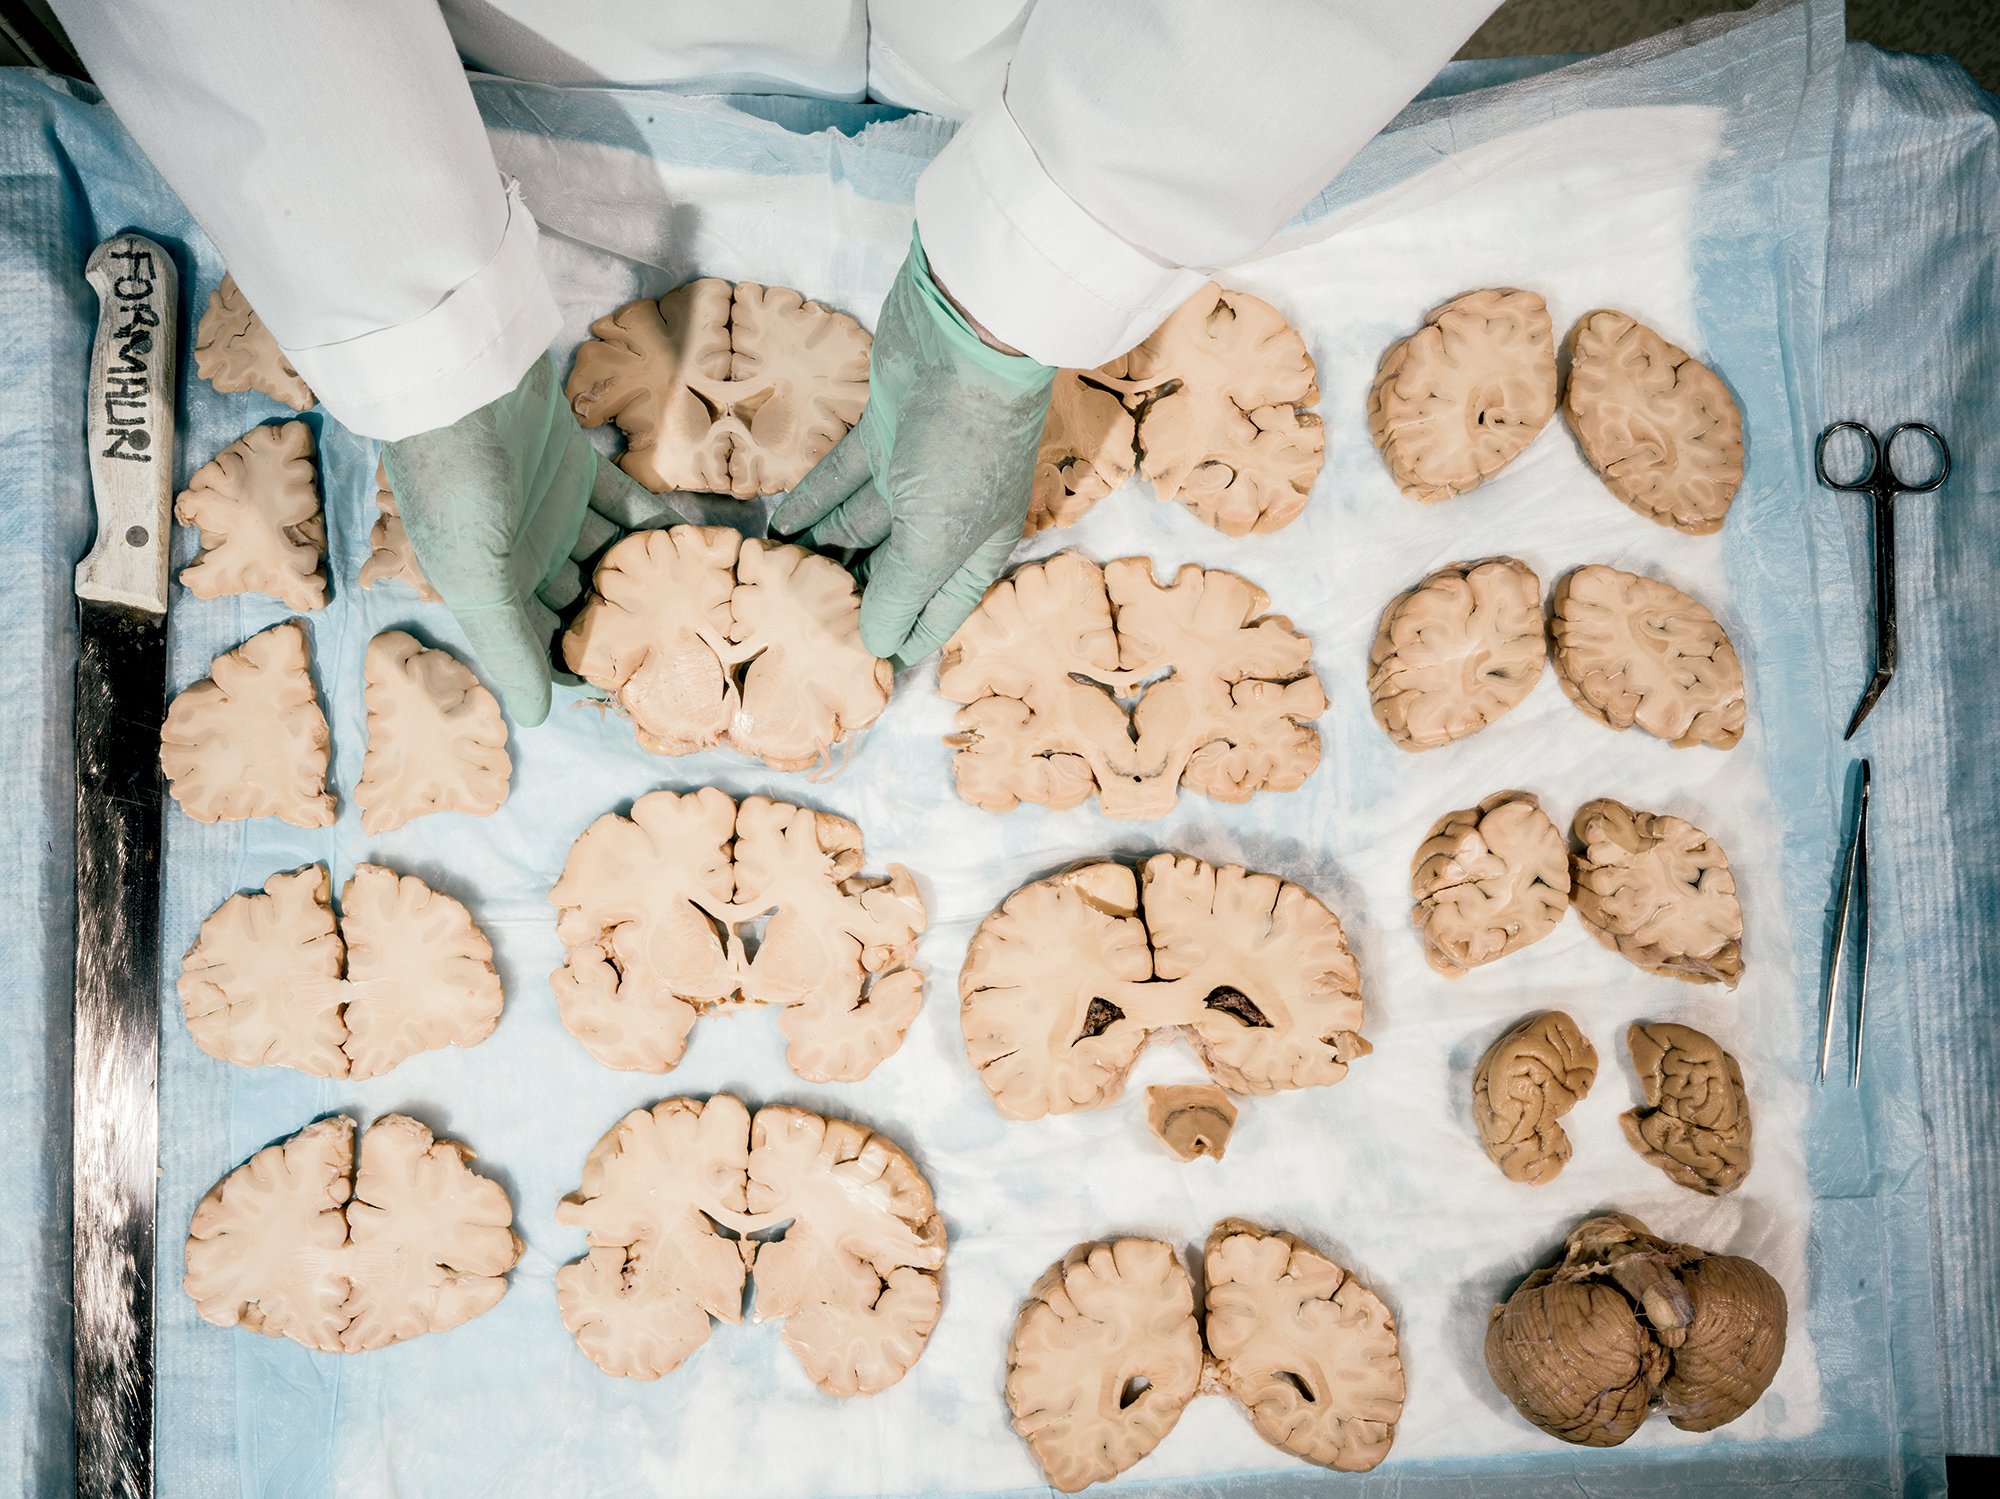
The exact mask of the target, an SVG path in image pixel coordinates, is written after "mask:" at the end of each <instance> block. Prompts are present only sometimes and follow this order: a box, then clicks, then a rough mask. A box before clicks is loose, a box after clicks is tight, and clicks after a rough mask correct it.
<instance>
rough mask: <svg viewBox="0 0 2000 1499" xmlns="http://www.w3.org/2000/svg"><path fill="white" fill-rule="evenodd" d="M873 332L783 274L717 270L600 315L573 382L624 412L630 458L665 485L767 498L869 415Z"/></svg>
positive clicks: (575, 398) (589, 400)
mask: <svg viewBox="0 0 2000 1499" xmlns="http://www.w3.org/2000/svg"><path fill="white" fill-rule="evenodd" d="M871 346H872V341H871V340H870V338H869V337H868V333H867V331H866V330H865V329H864V328H862V326H861V325H860V324H859V323H857V322H855V321H854V319H853V318H851V317H849V316H847V314H845V313H842V312H835V311H834V310H833V309H832V308H830V307H823V306H821V305H820V304H819V303H818V302H811V301H808V300H806V299H805V298H804V297H802V296H800V295H799V293H797V292H795V291H793V290H791V289H790V288H789V287H783V286H761V285H759V284H758V283H756V282H754V281H741V282H737V283H735V284H734V285H732V284H731V283H729V282H727V281H723V280H720V279H718V278H717V277H714V276H705V277H703V278H702V279H701V280H699V281H691V282H689V283H688V284H687V285H686V286H682V287H678V288H676V289H675V290H673V291H670V292H668V293H667V294H666V295H665V296H664V297H661V298H660V299H659V300H658V301H654V300H652V299H651V298H649V297H641V298H640V299H639V300H638V301H636V302H628V303H626V304H625V305H624V306H623V307H620V308H619V309H618V310H617V311H616V312H613V313H611V314H609V315H607V316H605V317H601V318H599V319H598V320H597V321H596V322H594V323H592V324H591V325H590V337H589V339H587V340H586V341H585V342H584V344H583V346H582V347H581V348H580V349H578V350H577V354H576V365H575V368H574V369H573V370H572V371H571V373H570V377H569V386H568V392H567V393H568V396H569V401H570V405H571V407H572V408H573V409H574V410H575V412H576V415H577V419H578V420H579V421H581V422H582V423H583V425H584V426H586V427H600V426H602V425H603V424H604V423H605V422H607V421H613V422H616V423H617V424H618V426H619V429H620V430H621V431H623V432H624V434H625V451H624V453H623V454H622V455H620V457H619V459H618V463H619V466H620V467H621V468H623V469H624V470H625V472H626V473H628V474H630V475H631V476H632V477H633V478H635V479H637V480H638V481H639V482H640V483H641V484H643V485H645V486H646V487H647V488H648V489H650V490H652V491H654V492H655V493H660V492H662V491H665V490H673V489H687V490H697V491H702V492H706V493H712V494H726V495H732V496H734V497H735V498H737V499H739V500H748V499H754V498H756V497H757V496H759V495H772V494H778V493H781V492H782V491H784V490H787V489H790V488H791V487H792V486H793V485H794V484H797V483H798V482H799V480H801V479H803V478H804V477H805V476H806V473H807V471H808V470H810V469H811V468H812V466H813V465H814V464H815V463H817V462H819V460H820V459H821V458H822V457H824V456H825V455H826V453H827V451H828V450H829V449H831V448H832V447H833V445H834V444H835V443H836V442H838V441H840V439H841V438H842V437H844V436H846V435H847V431H848V429H849V428H850V427H852V426H853V425H854V424H855V423H856V422H857V421H859V420H860V419H861V408H862V407H863V406H864V405H866V404H867V401H868V353H869V349H870V347H871Z"/></svg>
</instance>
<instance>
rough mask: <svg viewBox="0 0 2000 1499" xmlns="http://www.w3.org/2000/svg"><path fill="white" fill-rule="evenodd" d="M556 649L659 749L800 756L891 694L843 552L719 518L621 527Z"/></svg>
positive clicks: (799, 760)
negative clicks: (746, 530)
mask: <svg viewBox="0 0 2000 1499" xmlns="http://www.w3.org/2000/svg"><path fill="white" fill-rule="evenodd" d="M593 589H594V591H593V592H592V594H591V596H590V600H589V602H588V603H586V604H585V606H584V608H583V611H582V613H580V614H579V615H578V616H577V617H576V619H575V621H574V622H573V623H572V624H571V625H570V627H569V629H568V630H567V631H565V632H564V634H563V639H562V651H563V659H564V660H565V661H567V662H568V663H569V666H570V669H571V670H572V671H574V672H576V674H577V675H578V676H580V677H582V678H583V679H584V680H585V681H587V682H589V683H590V684H591V685H592V686H594V687H600V688H602V689H603V690H604V691H606V692H608V693H610V694H611V695H612V697H613V698H614V699H615V700H616V702H617V704H618V706H619V707H620V708H622V709H623V710H624V712H625V715H626V716H627V717H628V718H630V719H631V720H632V727H633V728H634V729H635V730H636V731H637V733H638V736H639V743H640V744H641V745H643V746H644V747H645V748H647V749H649V750H651V751H653V752H654V753H655V754H660V755H691V754H694V753H695V752H696V751H698V750H706V749H714V748H716V747H717V746H727V747H728V748H731V749H735V750H740V751H741V752H742V753H744V754H746V755H754V756H756V757H757V758H758V759H760V760H762V761H763V762H764V763H765V764H767V765H769V766H771V767H773V768H774V769H777V770H804V769H806V768H807V767H809V766H811V765H812V764H814V763H815V762H816V761H819V760H821V759H823V758H824V757H825V756H826V754H827V753H828V751H829V750H830V748H831V747H832V746H833V745H834V744H836V743H838V742H840V741H841V740H843V739H845V738H846V737H847V736H848V735H849V734H852V733H854V732H857V731H858V730H860V729H863V728H866V727H867V726H868V725H869V724H871V723H873V722H874V721H875V720H876V718H877V717H878V716H880V714H881V712H882V710H883V708H884V707H886V706H887V705H888V702H889V685H890V683H891V681H892V680H893V679H894V676H895V673H894V671H893V670H892V669H891V667H890V665H889V663H888V662H886V661H883V660H880V659H878V658H877V657H875V656H873V655H871V654H870V653H869V651H868V650H867V648H866V647H864V646H863V645H862V644H861V594H860V590H859V589H857V588H856V586H855V583H854V578H853V575H852V574H850V573H849V572H848V571H847V569H845V568H844V567H842V566H841V565H840V564H839V563H837V562H834V561H832V560H830V559H829V558H826V557H819V556H815V555H814V554H813V553H811V552H808V551H806V550H805V549H804V548H802V547H795V546H786V545H784V544H782V543H779V542H769V541H758V540H756V539H754V538H745V537H743V536H741V535H739V534H738V533H737V532H735V531H732V530H730V529H729V528H728V527H727V526H675V527H673V528H671V529H670V530H662V531H640V532H635V533H634V534H632V535H630V536H627V537H626V538H625V539H624V540H622V541H620V542H619V543H617V545H615V546H613V547H612V548H611V550H610V551H608V552H606V553H605V554H604V557H603V560H602V561H600V562H599V563H598V565H597V573H596V578H595V580H594V583H593Z"/></svg>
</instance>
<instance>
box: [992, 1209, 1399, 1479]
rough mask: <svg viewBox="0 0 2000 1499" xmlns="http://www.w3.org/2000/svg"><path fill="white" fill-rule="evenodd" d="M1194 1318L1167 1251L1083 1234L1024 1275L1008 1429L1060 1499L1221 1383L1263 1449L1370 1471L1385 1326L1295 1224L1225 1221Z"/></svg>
mask: <svg viewBox="0 0 2000 1499" xmlns="http://www.w3.org/2000/svg"><path fill="white" fill-rule="evenodd" d="M1203 1279H1204V1281H1205V1283H1206V1288H1205V1294H1204V1303H1205V1304H1204V1307H1203V1313H1204V1315H1203V1317H1202V1318H1201V1320H1200V1321H1199V1322H1198V1321H1197V1318H1196V1314H1195V1298H1194V1286H1193V1283H1192V1282H1191V1281H1190V1280H1189V1278H1188V1273H1187V1270H1186V1268H1185V1267H1184V1266H1183V1265H1182V1263H1181V1258H1180V1255H1179V1253H1178V1252H1177V1251H1176V1249H1175V1248H1174V1246H1172V1245H1170V1244H1166V1243H1162V1242H1161V1241H1160V1240H1157V1239H1137V1238H1134V1239H1114V1240H1111V1241H1109V1242H1106V1243H1095V1244H1079V1245H1078V1246H1077V1247H1076V1248H1075V1249H1072V1250H1071V1251H1070V1252H1069V1253H1068V1254H1067V1255H1065V1256H1064V1257H1063V1258H1062V1259H1061V1260H1060V1261H1058V1262H1057V1263H1056V1264H1054V1265H1051V1266H1050V1267H1049V1269H1048V1270H1047V1272H1046V1273H1044V1274H1043V1275H1042V1277H1041V1278H1040V1279H1039V1280H1038V1281H1036V1282H1035V1285H1034V1288H1033V1289H1032V1290H1031V1291H1030V1292H1029V1295H1028V1299H1027V1301H1026V1302H1025V1303H1024V1304H1023V1306H1022V1308H1021V1311H1020V1314H1019V1316H1018V1317H1017V1318H1016V1319H1015V1323H1014V1332H1013V1336H1012V1338H1011V1339H1009V1341H1008V1345H1007V1386H1006V1389H1007V1405H1008V1409H1009V1410H1010V1411H1011V1412H1012V1414H1013V1423H1014V1429H1015V1430H1016V1431H1017V1432H1019V1433H1020V1434H1021V1436H1022V1437H1023V1438H1024V1439H1025V1440H1026V1442H1027V1444H1028V1449H1029V1451H1030V1452H1031V1453H1032V1454H1033V1455H1034V1458H1035V1461H1036V1462H1037V1463H1038V1464H1040V1466H1041V1469H1042V1472H1043V1473H1044V1475H1046V1477H1047V1478H1048V1481H1049V1482H1050V1483H1051V1484H1053V1485H1054V1486H1055V1487H1056V1488H1058V1489H1060V1490H1062V1491H1063V1492H1065V1493H1074V1492H1076V1491H1077V1490H1079V1489H1083V1488H1087V1487H1089V1486H1090V1485H1091V1484H1093V1483H1102V1482H1105V1481H1107V1480H1109V1479H1112V1478H1115V1477H1117V1475H1118V1474H1120V1473H1122V1472H1124V1471H1125V1470H1126V1469H1127V1468H1129V1467H1131V1466H1132V1465H1133V1464H1134V1463H1136V1462H1138V1461H1139V1460H1140V1459H1141V1458H1144V1457H1145V1456H1146V1455H1147V1454H1149V1453H1150V1452H1152V1451H1153V1449H1154V1448H1155V1447H1157V1446H1158V1445H1159V1444H1160V1442H1161V1441H1162V1440H1163V1439H1164V1438H1165V1437H1166V1435H1167V1434H1168V1433H1169V1432H1170V1431H1172V1430H1173V1428H1174V1426H1175V1424H1176V1423H1177V1422H1178V1421H1179V1420H1180V1417H1181V1412H1182V1411H1184V1410H1185V1409H1186V1408H1187V1405H1188V1402H1189V1401H1191V1400H1193V1399H1194V1397H1195V1396H1196V1395H1197V1394H1198V1393H1201V1392H1203V1391H1205V1390H1211V1389H1213V1390H1219V1391H1221V1392H1223V1393H1226V1394H1228V1395H1229V1396H1230V1397H1231V1398H1233V1399H1234V1400H1236V1401H1237V1403H1238V1404H1240V1405H1241V1406H1242V1407H1243V1409H1244V1411H1245V1412H1246V1413H1247V1414H1248V1415H1249V1417H1250V1420H1251V1423H1252V1424H1253V1425H1254V1426H1255V1427H1256V1429H1257V1432H1258V1434H1259V1435H1260V1436H1262V1437H1263V1438H1264V1439H1265V1440H1266V1441H1268V1442H1270V1443H1271V1444H1272V1445H1273V1446H1276V1447H1280V1448H1282V1449H1284V1450H1285V1451H1287V1452H1289V1453H1291V1454H1293V1455H1294V1456H1296V1457H1301V1458H1304V1459H1305V1460H1306V1461H1307V1462H1311V1463H1317V1464H1319V1465H1321V1466H1322V1467H1328V1468H1337V1469H1340V1470H1342V1471H1345V1472H1365V1471H1366V1470H1368V1469H1370V1468H1373V1467H1375V1466H1376V1465H1377V1464H1378V1463H1380V1462H1381V1461H1382V1460H1383V1458H1385V1457H1386V1456H1388V1453H1389V1447H1390V1444H1391V1443H1392V1442H1394V1440H1395V1436H1396V1423H1397V1422H1398V1421H1399V1420H1400V1419H1401V1417H1402V1412H1403V1398H1404V1380H1403V1364H1402V1357H1401V1354H1400V1352H1399V1348H1398V1342H1397V1337H1396V1322H1395V1318H1394V1316H1392V1315H1391V1313H1390V1311H1389V1308H1388V1307H1387V1306H1385V1305H1384V1304H1383V1302H1382V1299H1381V1298H1380V1297H1379V1296H1377V1295H1376V1294H1375V1293H1374V1292H1373V1291H1371V1290H1370V1289H1369V1288H1368V1287H1366V1286H1364V1285H1363V1284H1361V1282H1360V1281H1358V1280H1356V1279H1355V1278H1354V1277H1353V1276H1352V1275H1350V1274H1349V1273H1348V1272H1347V1271H1346V1270H1344V1269H1342V1268H1341V1267H1340V1266H1339V1265H1337V1264H1335V1263H1334V1262H1333V1261H1332V1260H1330V1259H1328V1258H1327V1257H1326V1256H1325V1255H1323V1254H1321V1253H1320V1252H1319V1251H1317V1250H1316V1249H1314V1248H1313V1247H1312V1246H1311V1245H1309V1244H1307V1243H1306V1242H1305V1241H1304V1240H1302V1239H1300V1238H1298V1237H1296V1236H1295V1235H1293V1234H1289V1233H1284V1232H1282V1231H1275V1230H1270V1229H1265V1228H1260V1227H1258V1226H1257V1225H1256V1224H1253V1223H1249V1222H1245V1221H1244V1220H1242V1219H1236V1218H1232V1219H1226V1220H1224V1221H1223V1222H1221V1223H1218V1224H1217V1225H1216V1226H1215V1229H1214V1231H1213V1232H1212V1233H1211V1234H1210V1235H1209V1240H1208V1245H1207V1249H1206V1252H1205V1254H1204V1255H1203Z"/></svg>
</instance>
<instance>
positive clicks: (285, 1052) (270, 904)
mask: <svg viewBox="0 0 2000 1499" xmlns="http://www.w3.org/2000/svg"><path fill="white" fill-rule="evenodd" d="M332 894H333V883H332V880H331V879H330V878H329V877H328V875H327V871H326V866H325V865H323V864H312V865H308V866H307V867H305V868H303V869H296V870H292V871H290V872H289V873H281V874H274V875H272V876H271V878H270V879H268V880H266V881H265V882H264V890H263V893H262V894H243V895H232V896H231V897H230V898H229V899H228V900H226V901H224V902H223V903H222V904H221V905H220V906H219V907H217V908H216V910H215V911H214V912H213V913H212V914H211V915H210V916H209V918H208V919H207V920H206V921H204V922H203V923H202V924H201V934H200V936H199V937H197V938H196V940H195V944H194V946H193V947H191V948H189V949H188V952H187V956H186V958H185V959H183V960H182V963H181V976H180V985H179V987H180V997H181V1007H182V1009H183V1011H184V1012H185V1013H186V1015H187V1022H188V1029H189V1031H190V1032H192V1033H193V1035H194V1039H195V1044H196V1045H198V1046H199V1047H201V1049H202V1050H203V1051H205V1052H207V1053H208V1054H209V1055H210V1056H212V1057H219V1058H220V1059H221V1060H223V1061H225V1062H234V1063H236V1064H237V1065H238V1066H241V1067H261V1066H267V1065H268V1066H277V1067H295V1068H297V1069H298V1070H299V1071H301V1072H310V1073H312V1074H314V1075H316V1076H319V1077H353V1078H363V1077H374V1076H376V1075H377V1074H378V1073H383V1072H387V1071H388V1070H389V1069H390V1068H392V1067H394V1066H395V1065H396V1064H397V1063H398V1062H401V1061H402V1060H403V1059H404V1058H405V1057H409V1056H413V1055H415V1054H416V1053H417V1052H420V1051H429V1050H431V1049H433V1048H435V1047H439V1046H476V1045H478V1044H479V1043H480V1042H481V1041H484V1040H485V1039H486V1038H487V1037H488V1036H489V1035H491V1034H492V1033H493V1027H494V1026H495V1025H496V1024H498V1023H499V1019H500V1006H501V1002H502V994H501V988H500V978H499V975H498V974H496V973H495V972H494V969H493V948H492V945H491V944H490V943H489V942H488V941H487V940H486V935H485V933H483V932H481V931H480V930H479V928H478V927H477V926H476V925H475V924H474V923H473V920H472V916H471V914H470V913H469V912H467V910H466V909H465V907H464V906H462V905H460V904H459V903H458V902H457V901H455V900H453V899H452V898H451V897H450V896H448V895H442V894H440V893H439V892H437V891H435V890H433V889H431V888H430V887H429V886H428V885H426V884H424V882H423V881H422V880H419V879H417V878H416V877H415V876H413V875H398V874H397V873H396V872H395V871H394V870H393V869H385V868H383V867H382V866H381V865H379V864H361V865H357V866H356V867H355V871H354V877H353V878H352V879H350V880H349V881H348V882H347V888H346V889H345V890H343V891H342V892H341V896H340V907H341V909H340V916H339V918H338V920H337V921H336V919H335V917H334V913H333V905H332Z"/></svg>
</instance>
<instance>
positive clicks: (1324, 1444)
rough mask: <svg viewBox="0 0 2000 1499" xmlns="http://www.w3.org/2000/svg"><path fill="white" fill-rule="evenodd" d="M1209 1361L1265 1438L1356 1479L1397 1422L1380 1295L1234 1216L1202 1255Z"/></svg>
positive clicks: (1292, 1242)
mask: <svg viewBox="0 0 2000 1499" xmlns="http://www.w3.org/2000/svg"><path fill="white" fill-rule="evenodd" d="M1203 1266H1204V1273H1205V1278H1206V1280H1207V1282H1208V1291H1207V1313H1208V1316H1207V1322H1206V1336H1207V1340H1208V1352H1209V1357H1210V1358H1211V1359H1212V1360H1213V1361H1214V1366H1215V1372H1216V1377H1217V1379H1218V1380H1219V1381H1220V1383H1221V1385H1222V1388H1223V1389H1224V1390H1225V1391H1227V1392H1228V1393H1229V1394H1230V1395H1231V1396H1233V1397H1234V1398H1235V1399H1236V1401H1237V1402H1238V1403H1239V1404H1241V1405H1242V1407H1243V1408H1244V1409H1245V1410H1246V1411H1248V1412H1249V1413H1250V1420H1251V1422H1252V1424H1254V1425H1255V1426H1256V1428H1257V1432H1258V1434H1259V1435H1260V1436H1262V1437H1263V1438H1264V1440H1265V1441H1267V1442H1270V1443H1271V1444H1272V1445H1274V1446H1277V1447H1282V1448H1284V1449H1285V1451H1287V1452H1290V1453H1292V1454H1293V1455H1294V1456H1297V1457H1302V1458H1304V1459H1305V1460H1306V1461H1307V1462H1309V1463H1318V1464H1319V1465H1320V1466H1321V1467H1324V1468H1337V1469H1339V1470H1341V1471H1342V1472H1347V1473H1364V1472H1366V1471H1367V1470H1368V1469H1370V1468H1373V1467H1375V1466H1376V1465H1377V1464H1378V1463H1380V1462H1381V1461H1382V1459H1383V1458H1385V1457H1387V1456H1388V1455H1389V1447H1390V1444H1391V1443H1393V1442H1394V1441H1395V1440H1396V1423H1397V1422H1398V1421H1399V1420H1401V1419H1402V1415H1403V1395H1404V1385H1403V1360H1402V1356H1401V1354H1400V1352H1399V1351H1398V1344H1397V1339H1396V1319H1395V1318H1394V1317H1393V1316H1391V1315H1390V1313H1389V1308H1388V1307H1387V1306H1385V1305H1383V1302H1382V1298H1381V1297H1379V1296H1377V1295H1376V1294H1375V1293H1374V1292H1373V1291H1371V1290H1369V1289H1368V1287H1366V1286H1364V1285H1363V1284H1361V1282H1360V1281H1358V1280H1356V1279H1355V1278H1354V1277H1353V1276H1352V1275H1350V1274H1348V1272H1347V1271H1346V1270H1344V1269H1342V1268H1341V1267H1340V1266H1339V1265H1337V1264H1335V1263H1334V1262H1333V1261H1332V1260H1330V1259H1328V1258H1327V1257H1326V1256H1325V1255H1323V1254H1321V1253H1320V1252H1319V1251H1318V1250H1316V1249H1314V1248H1313V1247H1312V1246H1311V1245H1310V1244H1307V1243H1306V1242H1305V1241H1304V1240H1302V1239H1300V1238H1298V1237H1296V1236H1295V1235H1292V1234H1288V1233H1284V1232H1282V1231H1274V1230H1270V1229H1264V1228H1259V1227H1258V1226H1257V1225H1256V1224H1254V1223H1247V1222H1244V1221H1243V1220H1242V1219H1239V1218H1230V1219H1225V1220H1224V1221H1223V1222H1221V1223H1218V1224H1216V1226H1215V1229H1214V1232H1213V1233H1211V1234H1210V1235H1209V1240H1208V1250H1207V1253H1206V1254H1205V1255H1204V1257H1203Z"/></svg>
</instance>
